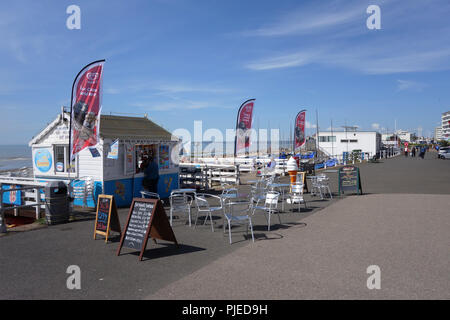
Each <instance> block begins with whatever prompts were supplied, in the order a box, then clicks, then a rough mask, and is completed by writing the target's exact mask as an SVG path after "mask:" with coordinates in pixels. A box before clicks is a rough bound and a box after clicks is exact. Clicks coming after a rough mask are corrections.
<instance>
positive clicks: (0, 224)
mask: <svg viewBox="0 0 450 320" xmlns="http://www.w3.org/2000/svg"><path fill="white" fill-rule="evenodd" d="M6 232H7V230H6V222H5V211H4V210H3V184H2V183H0V233H6Z"/></svg>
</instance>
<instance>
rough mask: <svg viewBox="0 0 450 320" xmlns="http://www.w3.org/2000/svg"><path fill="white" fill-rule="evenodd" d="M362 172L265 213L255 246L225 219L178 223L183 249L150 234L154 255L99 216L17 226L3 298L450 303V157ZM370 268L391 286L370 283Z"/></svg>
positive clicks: (3, 246) (9, 244) (7, 239)
mask: <svg viewBox="0 0 450 320" xmlns="http://www.w3.org/2000/svg"><path fill="white" fill-rule="evenodd" d="M360 168H361V176H362V183H363V191H364V193H365V195H363V196H349V197H345V198H339V197H336V196H335V199H333V200H332V201H330V200H325V201H320V200H319V199H315V198H312V197H311V196H309V195H307V196H306V197H307V200H308V207H309V209H308V210H307V211H303V212H302V213H301V214H299V213H292V212H291V213H288V212H286V213H283V214H282V215H281V218H282V222H283V224H282V225H281V226H279V225H278V226H274V227H273V229H272V230H271V231H270V232H268V231H267V227H266V223H265V219H264V217H263V216H262V215H259V216H258V217H255V236H256V241H255V243H252V242H251V241H249V240H248V239H247V238H246V237H245V232H244V231H245V230H244V229H243V228H236V229H233V241H234V243H233V245H231V246H230V245H229V244H228V238H227V237H224V236H223V234H222V230H221V229H220V227H221V225H222V219H220V218H219V216H218V217H217V219H215V220H216V224H215V225H216V232H214V233H212V232H211V230H210V226H209V225H208V226H198V227H197V228H195V229H194V228H189V227H188V226H186V225H185V223H184V220H182V219H177V220H175V222H174V228H173V229H174V232H175V235H176V237H177V240H178V242H179V243H180V244H181V246H180V247H179V248H176V247H175V246H173V245H171V244H169V243H165V242H161V243H159V244H158V245H155V244H153V243H152V242H149V244H148V247H147V248H148V250H147V252H146V254H145V255H144V261H142V262H139V261H138V255H137V254H136V253H134V252H133V251H131V250H128V249H124V250H123V254H122V255H121V256H119V257H117V256H116V255H115V253H116V250H117V246H118V242H117V241H118V239H117V238H116V239H115V240H114V241H113V242H110V243H108V244H105V243H104V241H103V240H97V241H94V240H93V239H92V234H93V224H94V222H93V220H80V221H77V222H72V223H68V224H65V225H59V226H51V227H48V228H44V229H40V230H35V231H29V232H21V233H10V234H8V235H7V236H4V237H1V238H0V252H1V260H0V281H1V283H2V290H1V291H0V299H18V298H21V299H37V298H39V299H142V298H147V299H241V298H242V299H316V298H325V299H361V298H363V299H366V298H367V299H417V298H423V299H431V298H437V299H449V298H450V283H449V277H448V271H449V270H450V255H449V254H448V252H449V251H448V243H450V234H449V232H448V230H450V228H449V227H450V215H449V203H450V161H444V160H438V159H436V154H435V153H429V154H427V157H426V158H425V160H422V159H420V158H415V159H411V158H406V159H405V158H403V157H398V158H394V159H388V160H383V161H382V163H375V164H371V163H368V164H362V165H361V166H360ZM327 171H328V172H327V174H328V175H329V176H330V178H331V180H332V188H333V191H334V192H336V191H337V184H336V183H337V179H336V177H337V175H336V172H334V171H333V169H330V170H327ZM285 179H287V178H285ZM241 189H242V190H243V191H245V190H248V186H242V188H241ZM127 213H128V212H127V210H126V209H121V210H119V218H120V221H121V225H122V227H123V226H124V223H125V220H126V216H127ZM274 221H275V222H277V219H276V218H275V219H274ZM69 265H78V266H79V267H80V268H81V282H82V284H81V290H68V289H67V288H66V280H67V277H68V276H69V275H68V274H66V269H67V267H68V266H69ZM369 265H378V266H379V267H380V269H381V289H380V290H369V289H367V287H366V281H367V278H368V277H369V274H367V273H366V269H367V267H368V266H369ZM193 288H195V290H193Z"/></svg>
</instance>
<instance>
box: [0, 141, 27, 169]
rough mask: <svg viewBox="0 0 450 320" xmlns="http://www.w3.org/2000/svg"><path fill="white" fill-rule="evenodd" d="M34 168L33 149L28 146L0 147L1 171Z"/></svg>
mask: <svg viewBox="0 0 450 320" xmlns="http://www.w3.org/2000/svg"><path fill="white" fill-rule="evenodd" d="M32 166H33V162H32V156H31V148H30V147H29V146H28V145H27V144H14V145H0V171H8V170H16V169H22V168H31V167H32Z"/></svg>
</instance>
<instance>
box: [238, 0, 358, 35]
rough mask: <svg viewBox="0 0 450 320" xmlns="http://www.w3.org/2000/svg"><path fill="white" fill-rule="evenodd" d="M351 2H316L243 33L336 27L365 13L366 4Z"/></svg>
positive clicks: (306, 31)
mask: <svg viewBox="0 0 450 320" xmlns="http://www.w3.org/2000/svg"><path fill="white" fill-rule="evenodd" d="M349 3H350V1H348V0H347V1H346V2H344V1H334V2H332V3H330V2H328V3H327V4H326V5H323V4H318V3H317V2H315V3H314V6H310V7H305V8H302V10H295V11H294V12H291V13H288V14H285V15H284V16H282V17H281V18H280V19H279V20H278V21H277V22H275V23H273V24H271V25H269V26H264V27H261V28H258V29H255V30H250V31H245V32H243V33H242V34H243V35H245V36H258V37H274V36H288V35H295V34H310V33H317V32H321V31H324V30H327V29H330V28H336V26H342V25H345V24H347V23H350V22H352V21H354V20H355V19H358V18H359V17H361V15H363V14H364V12H365V7H364V4H361V3H358V2H352V3H351V4H349Z"/></svg>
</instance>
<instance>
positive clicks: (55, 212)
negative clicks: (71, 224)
mask: <svg viewBox="0 0 450 320" xmlns="http://www.w3.org/2000/svg"><path fill="white" fill-rule="evenodd" d="M44 190H45V218H46V220H47V224H59V223H65V222H68V221H69V216H70V212H69V203H70V201H69V196H68V193H67V185H66V184H65V183H64V182H62V181H50V182H48V184H47V186H45V188H44Z"/></svg>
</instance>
